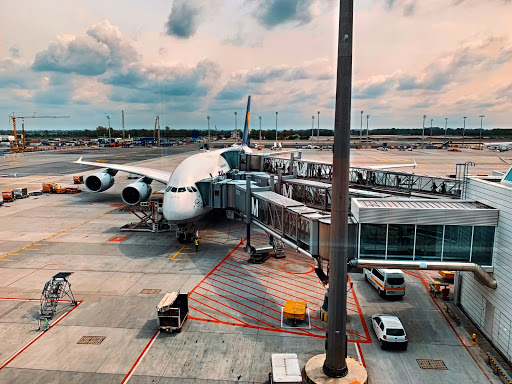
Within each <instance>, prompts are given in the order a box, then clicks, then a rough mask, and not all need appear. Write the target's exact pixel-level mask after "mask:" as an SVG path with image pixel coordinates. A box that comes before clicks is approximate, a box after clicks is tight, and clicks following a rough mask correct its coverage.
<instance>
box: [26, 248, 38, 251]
mask: <svg viewBox="0 0 512 384" xmlns="http://www.w3.org/2000/svg"><path fill="white" fill-rule="evenodd" d="M25 251H39V248H25Z"/></svg>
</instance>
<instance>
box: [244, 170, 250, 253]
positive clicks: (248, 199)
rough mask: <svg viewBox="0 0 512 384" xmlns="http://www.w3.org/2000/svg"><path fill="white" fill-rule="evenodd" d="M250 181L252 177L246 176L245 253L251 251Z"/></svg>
mask: <svg viewBox="0 0 512 384" xmlns="http://www.w3.org/2000/svg"><path fill="white" fill-rule="evenodd" d="M251 180H252V177H251V176H250V175H247V176H246V179H245V224H246V232H245V233H246V234H245V236H246V241H245V251H246V252H250V251H251V217H252V212H251Z"/></svg>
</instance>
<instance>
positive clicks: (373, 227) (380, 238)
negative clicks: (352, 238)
mask: <svg viewBox="0 0 512 384" xmlns="http://www.w3.org/2000/svg"><path fill="white" fill-rule="evenodd" d="M386 229H387V225H386V224H361V245H360V254H359V255H360V257H362V258H367V259H384V258H385V256H386Z"/></svg>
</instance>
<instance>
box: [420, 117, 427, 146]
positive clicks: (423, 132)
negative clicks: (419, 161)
mask: <svg viewBox="0 0 512 384" xmlns="http://www.w3.org/2000/svg"><path fill="white" fill-rule="evenodd" d="M426 118H427V115H423V131H422V133H421V149H423V148H424V143H425V119H426Z"/></svg>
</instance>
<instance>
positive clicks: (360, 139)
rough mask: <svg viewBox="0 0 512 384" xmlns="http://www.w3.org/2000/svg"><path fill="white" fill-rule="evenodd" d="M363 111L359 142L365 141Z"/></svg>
mask: <svg viewBox="0 0 512 384" xmlns="http://www.w3.org/2000/svg"><path fill="white" fill-rule="evenodd" d="M363 112H364V111H361V130H360V131H359V142H360V143H362V142H363Z"/></svg>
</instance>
